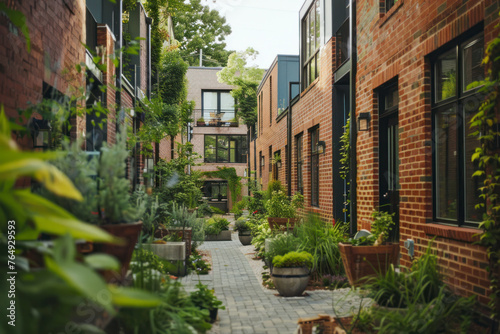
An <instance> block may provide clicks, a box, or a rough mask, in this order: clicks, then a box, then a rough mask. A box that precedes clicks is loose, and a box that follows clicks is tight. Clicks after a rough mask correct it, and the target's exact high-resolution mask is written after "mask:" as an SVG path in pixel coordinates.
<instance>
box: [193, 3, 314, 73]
mask: <svg viewBox="0 0 500 334" xmlns="http://www.w3.org/2000/svg"><path fill="white" fill-rule="evenodd" d="M304 1H305V0H215V1H214V0H203V1H202V4H203V5H209V6H210V7H211V8H215V9H217V10H218V11H219V12H220V13H221V15H224V16H225V17H226V20H227V23H228V24H229V25H230V26H231V29H232V33H231V35H229V36H228V37H227V38H226V42H227V49H229V50H235V51H243V50H245V49H246V48H247V47H253V48H254V49H255V50H257V51H258V52H259V56H258V57H257V59H256V60H255V62H254V63H253V64H250V65H257V66H258V67H260V68H265V69H267V68H268V67H269V66H271V63H272V62H273V60H274V58H275V57H276V55H277V54H290V55H298V54H299V10H300V7H301V6H302V4H303V3H304Z"/></svg>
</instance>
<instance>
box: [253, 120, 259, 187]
mask: <svg viewBox="0 0 500 334" xmlns="http://www.w3.org/2000/svg"><path fill="white" fill-rule="evenodd" d="M253 127H254V130H253V131H254V132H255V133H257V131H256V130H255V124H254V125H253ZM253 167H254V169H255V174H254V182H255V185H257V180H258V176H257V136H255V138H254V140H253Z"/></svg>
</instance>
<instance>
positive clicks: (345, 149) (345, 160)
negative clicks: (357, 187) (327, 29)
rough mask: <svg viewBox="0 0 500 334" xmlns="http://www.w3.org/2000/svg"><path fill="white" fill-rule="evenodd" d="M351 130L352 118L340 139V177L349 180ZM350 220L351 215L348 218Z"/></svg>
mask: <svg viewBox="0 0 500 334" xmlns="http://www.w3.org/2000/svg"><path fill="white" fill-rule="evenodd" d="M350 129H351V118H350V117H349V118H347V121H346V123H345V126H344V133H343V134H342V136H341V137H340V143H341V144H342V146H341V147H340V165H341V166H340V172H339V173H340V177H341V178H342V179H344V180H345V179H347V180H349V179H348V177H349V164H350V159H351V142H350ZM349 191H350V190H349V181H347V194H345V198H346V200H345V202H344V208H343V212H347V211H348V208H349V202H350V199H349V198H350V196H349ZM347 217H348V218H349V215H348V216H347Z"/></svg>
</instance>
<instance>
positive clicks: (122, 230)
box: [95, 222, 142, 282]
mask: <svg viewBox="0 0 500 334" xmlns="http://www.w3.org/2000/svg"><path fill="white" fill-rule="evenodd" d="M101 228H102V229H103V230H105V231H106V232H108V233H110V234H112V235H114V236H117V237H119V238H121V239H123V240H124V241H125V243H124V244H123V245H112V244H99V245H96V247H95V249H96V251H97V252H101V253H106V254H109V255H112V256H114V257H116V259H117V260H118V261H119V262H120V265H121V268H120V270H119V272H118V273H115V272H111V271H106V272H104V278H105V279H106V280H107V281H108V282H111V281H113V280H115V279H116V280H118V281H122V280H123V279H124V278H125V277H126V275H127V271H128V267H129V265H130V260H131V259H132V253H133V252H134V247H135V244H136V243H137V240H138V239H139V234H140V233H141V229H142V222H137V223H132V224H113V225H102V226H101Z"/></svg>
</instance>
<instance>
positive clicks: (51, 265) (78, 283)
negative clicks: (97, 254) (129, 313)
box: [45, 256, 115, 314]
mask: <svg viewBox="0 0 500 334" xmlns="http://www.w3.org/2000/svg"><path fill="white" fill-rule="evenodd" d="M45 265H46V266H47V268H48V269H49V270H50V271H52V272H53V273H55V274H57V275H58V276H59V277H61V278H62V279H63V280H64V281H65V282H66V283H67V284H68V285H69V286H71V287H73V288H75V289H76V290H77V291H78V292H80V293H81V294H82V295H83V296H85V297H87V298H89V299H91V300H93V301H94V302H96V303H98V304H100V305H102V306H103V307H104V308H105V309H106V310H107V311H108V312H110V313H112V314H114V313H115V312H114V309H113V306H112V303H111V298H109V293H110V292H109V290H108V287H107V286H106V283H105V282H104V280H103V279H102V278H101V277H100V276H99V275H97V274H96V273H95V272H94V271H93V270H91V269H89V268H87V267H85V266H84V265H82V264H80V263H76V262H71V263H58V262H56V261H54V260H53V259H52V258H51V257H49V256H45Z"/></svg>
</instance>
